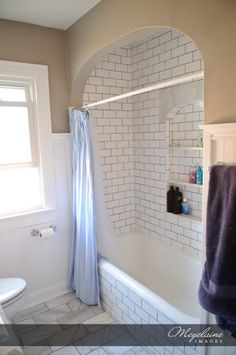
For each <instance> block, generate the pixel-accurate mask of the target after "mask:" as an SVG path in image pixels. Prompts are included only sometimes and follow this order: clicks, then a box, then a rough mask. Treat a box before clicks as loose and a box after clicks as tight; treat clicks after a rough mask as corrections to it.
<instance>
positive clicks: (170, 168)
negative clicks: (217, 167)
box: [160, 80, 204, 220]
mask: <svg viewBox="0 0 236 355" xmlns="http://www.w3.org/2000/svg"><path fill="white" fill-rule="evenodd" d="M167 111H169V112H168V113H167ZM160 112H161V116H162V117H163V119H165V120H166V171H167V189H168V188H169V186H171V185H173V186H178V187H179V188H180V190H181V191H182V193H183V197H184V198H185V199H187V200H188V203H189V205H190V216H188V217H191V218H193V219H196V220H201V215H202V185H197V184H191V183H189V172H190V169H191V168H192V169H195V170H197V167H198V166H201V167H202V165H203V130H202V129H203V122H204V119H203V113H204V112H203V81H202V80H201V81H195V82H190V83H185V84H181V85H178V86H175V87H171V88H168V89H165V90H163V91H161V92H160Z"/></svg>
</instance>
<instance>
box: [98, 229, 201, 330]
mask: <svg viewBox="0 0 236 355" xmlns="http://www.w3.org/2000/svg"><path fill="white" fill-rule="evenodd" d="M113 238H114V245H113V246H112V247H110V249H109V250H106V255H105V258H102V259H101V260H100V262H99V274H100V290H101V299H102V304H103V306H104V308H105V309H106V310H107V311H108V312H110V313H111V314H112V316H113V317H115V318H116V319H117V320H119V321H121V322H124V323H128V324H145V323H148V324H150V323H151V324H156V323H157V324H159V323H161V324H167V323H169V324H172V323H179V324H196V323H199V322H200V306H199V304H198V299H197V290H198V285H199V281H200V277H201V264H200V262H199V261H198V260H196V259H194V258H192V257H190V256H187V255H185V254H183V253H180V252H179V251H176V250H174V249H172V248H170V247H167V246H165V245H163V243H160V242H159V241H158V240H157V239H155V238H152V237H150V236H147V235H145V234H143V233H130V234H126V235H122V236H116V237H113Z"/></svg>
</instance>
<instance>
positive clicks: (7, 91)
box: [0, 86, 26, 102]
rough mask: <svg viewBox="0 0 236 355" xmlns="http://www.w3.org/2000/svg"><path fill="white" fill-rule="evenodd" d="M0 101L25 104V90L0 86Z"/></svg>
mask: <svg viewBox="0 0 236 355" xmlns="http://www.w3.org/2000/svg"><path fill="white" fill-rule="evenodd" d="M0 100H1V101H15V102H25V101H26V94H25V88H17V87H10V86H8V87H4V86H0Z"/></svg>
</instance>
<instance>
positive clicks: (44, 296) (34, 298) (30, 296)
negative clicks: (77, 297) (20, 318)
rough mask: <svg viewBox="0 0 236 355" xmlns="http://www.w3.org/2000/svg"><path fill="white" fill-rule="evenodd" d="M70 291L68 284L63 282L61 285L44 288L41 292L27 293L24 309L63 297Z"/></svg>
mask: <svg viewBox="0 0 236 355" xmlns="http://www.w3.org/2000/svg"><path fill="white" fill-rule="evenodd" d="M70 291H71V289H70V288H68V287H67V284H66V282H61V283H59V284H56V285H53V286H50V287H47V288H43V289H41V290H39V291H34V292H27V293H26V301H25V306H23V308H22V309H25V308H28V307H32V306H35V305H37V304H39V303H42V302H46V301H48V300H50V299H52V298H54V297H58V296H61V295H63V294H65V293H68V292H70Z"/></svg>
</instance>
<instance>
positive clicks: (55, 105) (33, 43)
mask: <svg viewBox="0 0 236 355" xmlns="http://www.w3.org/2000/svg"><path fill="white" fill-rule="evenodd" d="M0 43H1V46H0V60H10V61H14V62H23V63H33V64H45V65H48V72H49V87H50V103H51V114H52V131H53V132H54V133H56V132H57V133H60V132H68V131H69V124H68V106H69V85H68V81H67V79H68V78H67V63H66V59H67V58H66V55H67V54H66V35H65V32H64V31H61V30H56V29H53V28H47V27H41V26H36V25H31V24H28V23H22V22H17V21H8V20H3V19H0Z"/></svg>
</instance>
